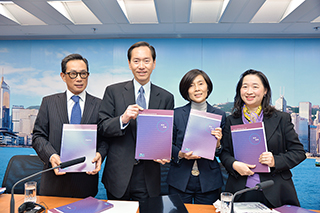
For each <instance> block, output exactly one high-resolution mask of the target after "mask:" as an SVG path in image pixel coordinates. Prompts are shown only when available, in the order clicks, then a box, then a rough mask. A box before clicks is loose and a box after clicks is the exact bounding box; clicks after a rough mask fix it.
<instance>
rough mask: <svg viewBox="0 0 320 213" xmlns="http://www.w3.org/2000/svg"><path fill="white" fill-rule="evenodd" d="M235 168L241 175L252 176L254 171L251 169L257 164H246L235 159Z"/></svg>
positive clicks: (233, 165)
mask: <svg viewBox="0 0 320 213" xmlns="http://www.w3.org/2000/svg"><path fill="white" fill-rule="evenodd" d="M232 167H233V169H234V170H236V171H237V172H238V173H239V174H240V175H241V176H245V175H247V176H250V175H253V174H254V172H253V171H251V169H253V168H255V167H256V165H250V164H246V163H243V162H240V161H235V162H233V164H232Z"/></svg>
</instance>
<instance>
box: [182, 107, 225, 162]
mask: <svg viewBox="0 0 320 213" xmlns="http://www.w3.org/2000/svg"><path fill="white" fill-rule="evenodd" d="M221 118H222V116H221V115H217V114H213V113H209V112H202V111H199V110H194V109H191V111H190V115H189V120H188V124H187V128H186V132H185V135H184V139H183V144H182V147H181V152H184V153H187V152H190V151H193V154H194V155H198V156H200V157H203V158H207V159H210V160H213V159H214V155H215V151H216V146H217V138H216V137H215V136H214V135H212V134H211V130H214V129H215V128H217V127H220V123H221Z"/></svg>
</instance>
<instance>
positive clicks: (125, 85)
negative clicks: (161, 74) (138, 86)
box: [98, 81, 174, 197]
mask: <svg viewBox="0 0 320 213" xmlns="http://www.w3.org/2000/svg"><path fill="white" fill-rule="evenodd" d="M135 103H136V101H135V95H134V87H133V81H126V82H122V83H118V84H114V85H111V86H108V87H107V88H106V90H105V93H104V97H103V100H102V102H101V108H100V111H99V125H98V130H99V133H100V134H101V135H103V136H105V137H108V146H109V147H108V149H104V150H101V152H100V150H99V152H100V153H101V154H102V156H103V157H105V156H107V159H106V164H105V168H104V172H103V177H102V183H103V184H104V185H105V187H106V189H107V191H108V192H110V193H111V194H112V195H114V196H115V197H122V196H123V195H124V193H125V191H126V189H127V187H128V184H129V181H130V177H131V174H132V170H133V166H134V164H135V162H136V161H135V147H136V120H130V122H129V125H128V126H127V127H126V128H125V129H124V130H121V128H120V116H121V115H122V114H123V113H124V112H125V110H126V109H127V107H128V106H129V105H132V104H135ZM173 107H174V99H173V95H172V94H171V93H169V92H167V91H166V90H164V89H162V88H160V87H157V86H155V85H154V84H151V91H150V99H149V109H171V110H172V109H173ZM143 164H144V175H145V181H146V186H147V190H148V193H149V196H151V197H153V196H158V195H159V194H160V165H159V163H156V162H154V161H152V160H146V161H144V163H143Z"/></svg>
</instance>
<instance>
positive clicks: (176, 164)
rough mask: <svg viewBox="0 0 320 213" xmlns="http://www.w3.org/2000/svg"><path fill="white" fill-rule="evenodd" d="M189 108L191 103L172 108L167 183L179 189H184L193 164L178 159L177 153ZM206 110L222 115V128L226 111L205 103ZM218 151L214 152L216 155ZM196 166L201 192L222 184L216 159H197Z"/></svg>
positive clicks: (216, 187) (192, 161)
mask: <svg viewBox="0 0 320 213" xmlns="http://www.w3.org/2000/svg"><path fill="white" fill-rule="evenodd" d="M190 110H191V103H189V104H187V105H185V106H183V107H179V108H176V109H175V110H174V122H173V139H172V161H171V165H170V169H169V173H168V178H167V183H168V184H169V185H170V186H172V187H174V188H176V189H179V190H180V191H183V192H184V191H185V190H186V188H187V184H188V181H189V178H190V174H191V169H192V166H193V164H194V160H187V159H184V158H183V159H181V160H179V158H178V154H179V151H180V150H181V147H182V143H183V139H184V135H185V131H186V127H187V123H188V119H189V114H190ZM207 112H211V113H215V114H218V115H222V119H221V128H224V125H225V120H226V113H225V112H224V111H222V110H220V109H217V108H215V107H212V106H211V105H209V104H208V103H207ZM217 154H218V152H216V155H217ZM197 164H198V168H199V170H200V175H199V179H200V185H201V192H202V193H205V192H209V191H214V190H216V189H218V188H220V187H221V186H222V185H223V181H222V175H221V170H220V166H219V163H218V162H217V159H216V158H214V160H208V159H204V158H201V159H198V160H197Z"/></svg>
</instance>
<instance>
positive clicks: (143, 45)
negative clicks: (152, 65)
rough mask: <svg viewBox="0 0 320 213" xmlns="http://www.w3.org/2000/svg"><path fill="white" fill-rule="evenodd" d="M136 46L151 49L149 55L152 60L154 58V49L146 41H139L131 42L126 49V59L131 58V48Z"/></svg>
mask: <svg viewBox="0 0 320 213" xmlns="http://www.w3.org/2000/svg"><path fill="white" fill-rule="evenodd" d="M137 47H148V48H149V49H150V51H151V55H152V59H153V61H155V60H156V50H155V49H154V47H153V46H151V45H150V44H149V43H148V42H145V41H139V42H137V43H135V44H133V45H132V46H131V47H130V48H129V49H128V53H127V56H128V60H129V61H130V60H131V56H132V50H133V49H134V48H137Z"/></svg>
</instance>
